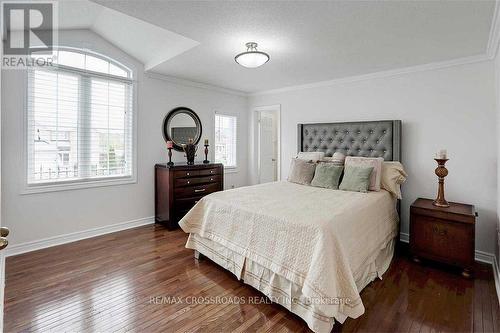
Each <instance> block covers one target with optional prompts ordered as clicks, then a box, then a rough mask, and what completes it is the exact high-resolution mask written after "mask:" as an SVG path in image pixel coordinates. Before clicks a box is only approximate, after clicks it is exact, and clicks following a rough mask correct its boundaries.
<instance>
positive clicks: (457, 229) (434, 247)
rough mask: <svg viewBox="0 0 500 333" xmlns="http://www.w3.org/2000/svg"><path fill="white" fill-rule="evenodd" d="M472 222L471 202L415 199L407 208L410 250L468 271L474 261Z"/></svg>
mask: <svg viewBox="0 0 500 333" xmlns="http://www.w3.org/2000/svg"><path fill="white" fill-rule="evenodd" d="M474 224H475V211H474V206H471V205H464V204H457V203H451V206H450V207H449V208H440V207H434V206H433V205H432V200H428V199H417V200H416V201H415V202H414V203H413V204H412V205H411V208H410V251H411V253H412V255H413V256H414V257H415V258H419V257H422V258H426V259H431V260H434V261H439V262H443V263H446V264H450V265H454V266H458V267H461V268H463V269H464V270H465V273H468V272H469V271H470V270H471V269H472V266H473V264H474V243H475V242H474V233H475V231H474ZM464 275H466V274H464Z"/></svg>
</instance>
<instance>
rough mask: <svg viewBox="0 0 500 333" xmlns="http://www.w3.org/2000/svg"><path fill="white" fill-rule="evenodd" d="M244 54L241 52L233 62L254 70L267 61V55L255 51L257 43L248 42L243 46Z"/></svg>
mask: <svg viewBox="0 0 500 333" xmlns="http://www.w3.org/2000/svg"><path fill="white" fill-rule="evenodd" d="M245 45H246V47H247V51H246V52H242V53H240V54H238V55H237V56H236V57H234V60H235V61H236V62H237V63H238V64H240V65H241V66H243V67H247V68H256V67H259V66H262V65H264V64H265V63H266V62H268V61H269V55H268V54H267V53H265V52H260V51H257V43H254V42H249V43H246V44H245Z"/></svg>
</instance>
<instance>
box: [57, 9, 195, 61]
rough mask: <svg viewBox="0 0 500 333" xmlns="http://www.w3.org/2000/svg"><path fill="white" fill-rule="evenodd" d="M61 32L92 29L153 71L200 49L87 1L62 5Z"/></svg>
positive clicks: (193, 44)
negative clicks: (181, 55) (194, 49)
mask: <svg viewBox="0 0 500 333" xmlns="http://www.w3.org/2000/svg"><path fill="white" fill-rule="evenodd" d="M58 11H59V13H58V18H59V22H58V28H59V29H61V30H64V29H91V30H93V31H94V32H96V33H98V34H99V35H101V36H102V37H103V38H105V39H107V40H109V41H110V42H112V43H113V44H115V45H116V46H118V47H119V48H121V49H122V50H123V51H125V52H126V53H128V54H130V55H131V56H133V57H134V58H136V59H138V60H139V61H141V62H142V63H143V64H144V67H145V69H146V70H150V69H152V68H154V67H155V66H157V65H158V64H161V63H163V62H165V61H168V60H169V59H171V58H173V57H175V56H177V55H179V54H181V53H183V52H185V51H186V50H189V49H191V48H192V47H195V46H197V45H198V44H199V43H198V42H197V41H195V40H192V39H189V38H186V37H184V36H181V35H179V34H176V33H173V32H171V31H168V30H166V29H164V28H160V27H158V26H156V25H153V24H151V23H148V22H146V21H143V20H140V19H137V18H135V17H132V16H129V15H125V14H123V13H121V12H119V11H116V10H112V9H109V8H107V7H104V6H101V5H99V4H96V3H93V2H90V1H86V0H76V1H75V0H67V1H59V7H58Z"/></svg>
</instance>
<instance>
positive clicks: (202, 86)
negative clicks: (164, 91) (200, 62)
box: [144, 71, 248, 97]
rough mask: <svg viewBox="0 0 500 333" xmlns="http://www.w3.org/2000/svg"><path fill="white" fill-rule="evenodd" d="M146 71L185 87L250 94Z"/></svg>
mask: <svg viewBox="0 0 500 333" xmlns="http://www.w3.org/2000/svg"><path fill="white" fill-rule="evenodd" d="M144 73H145V75H146V76H147V77H149V78H152V79H156V80H162V81H166V82H169V83H173V84H178V85H182V86H185V87H192V88H200V89H205V90H211V91H216V92H219V93H223V94H229V95H236V96H244V97H246V96H248V94H247V93H246V92H244V91H240V90H234V89H229V88H223V87H219V86H214V85H212V84H208V83H201V82H196V81H191V80H186V79H180V78H177V77H174V76H170V75H165V74H160V73H156V72H149V71H145V72H144Z"/></svg>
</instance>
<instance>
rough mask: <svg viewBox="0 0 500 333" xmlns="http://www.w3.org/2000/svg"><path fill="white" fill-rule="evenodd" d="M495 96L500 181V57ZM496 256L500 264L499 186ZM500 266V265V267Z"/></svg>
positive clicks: (498, 59) (497, 63) (499, 195)
mask: <svg viewBox="0 0 500 333" xmlns="http://www.w3.org/2000/svg"><path fill="white" fill-rule="evenodd" d="M495 94H496V116H497V118H496V123H497V140H496V142H497V151H496V152H497V180H498V179H500V163H499V162H498V157H499V156H500V144H499V142H500V56H498V52H497V56H496V57H495ZM495 235H496V247H495V256H496V259H497V263H500V188H499V187H498V186H497V230H496V233H495ZM499 266H500V265H499Z"/></svg>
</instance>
